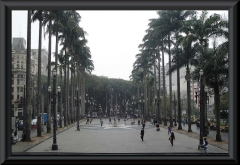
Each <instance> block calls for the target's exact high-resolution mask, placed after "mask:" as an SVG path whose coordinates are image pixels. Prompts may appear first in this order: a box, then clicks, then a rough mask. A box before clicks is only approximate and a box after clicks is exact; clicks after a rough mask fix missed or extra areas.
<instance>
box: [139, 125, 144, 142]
mask: <svg viewBox="0 0 240 165" xmlns="http://www.w3.org/2000/svg"><path fill="white" fill-rule="evenodd" d="M140 135H141V139H142V141H143V136H144V129H143V128H142V129H141V132H140Z"/></svg>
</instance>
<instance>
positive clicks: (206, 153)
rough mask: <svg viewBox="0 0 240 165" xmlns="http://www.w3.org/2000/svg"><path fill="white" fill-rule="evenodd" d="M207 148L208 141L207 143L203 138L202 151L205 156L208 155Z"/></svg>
mask: <svg viewBox="0 0 240 165" xmlns="http://www.w3.org/2000/svg"><path fill="white" fill-rule="evenodd" d="M207 148H208V141H207V139H206V138H204V141H203V149H204V153H205V155H208V152H207Z"/></svg>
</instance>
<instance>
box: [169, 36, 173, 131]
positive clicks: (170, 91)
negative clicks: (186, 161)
mask: <svg viewBox="0 0 240 165" xmlns="http://www.w3.org/2000/svg"><path fill="white" fill-rule="evenodd" d="M168 52H169V53H168V57H169V69H170V68H171V65H172V64H171V62H172V59H171V54H170V34H168ZM169 116H170V126H171V127H173V118H172V73H171V72H169Z"/></svg>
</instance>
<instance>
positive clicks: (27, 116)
mask: <svg viewBox="0 0 240 165" xmlns="http://www.w3.org/2000/svg"><path fill="white" fill-rule="evenodd" d="M26 64H27V66H26V85H27V86H26V91H27V93H26V106H25V107H26V109H25V111H26V113H24V119H25V121H24V122H23V124H24V128H25V131H26V137H25V140H26V141H31V136H30V134H31V129H30V124H31V115H30V114H31V107H30V76H31V73H30V71H31V10H28V24H27V59H26Z"/></svg>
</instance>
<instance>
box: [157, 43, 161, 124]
mask: <svg viewBox="0 0 240 165" xmlns="http://www.w3.org/2000/svg"><path fill="white" fill-rule="evenodd" d="M160 61H161V60H160V50H159V47H158V88H159V97H160V95H161V65H160ZM158 99H159V105H158V106H159V111H158V117H157V119H159V121H157V122H159V124H162V108H161V104H162V103H161V102H162V100H161V98H158Z"/></svg>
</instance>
